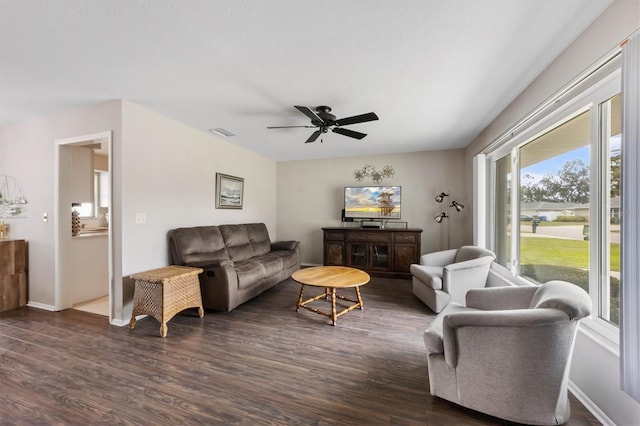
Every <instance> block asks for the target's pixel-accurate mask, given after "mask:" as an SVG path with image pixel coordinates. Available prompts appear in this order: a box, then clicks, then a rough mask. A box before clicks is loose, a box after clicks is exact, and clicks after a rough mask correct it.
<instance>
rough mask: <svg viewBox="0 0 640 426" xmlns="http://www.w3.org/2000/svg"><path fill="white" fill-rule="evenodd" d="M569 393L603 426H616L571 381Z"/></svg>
mask: <svg viewBox="0 0 640 426" xmlns="http://www.w3.org/2000/svg"><path fill="white" fill-rule="evenodd" d="M569 391H570V392H571V393H572V394H573V396H575V397H576V399H577V400H578V401H580V402H581V403H582V405H584V406H585V408H586V409H587V410H589V411H590V412H591V414H593V416H594V417H595V418H596V419H597V420H598V421H599V422H600V423H602V424H603V425H604V426H616V424H615V423H614V422H613V420H611V419H610V418H609V417H608V416H607V415H606V414H605V413H604V412H603V411H602V410H601V409H600V408H599V407H598V406H597V405H596V404H594V403H593V401H591V399H589V397H587V396H586V395H585V394H584V393H583V392H582V391H581V390H580V388H578V387H577V386H576V385H574V384H573V382H572V381H571V380H569Z"/></svg>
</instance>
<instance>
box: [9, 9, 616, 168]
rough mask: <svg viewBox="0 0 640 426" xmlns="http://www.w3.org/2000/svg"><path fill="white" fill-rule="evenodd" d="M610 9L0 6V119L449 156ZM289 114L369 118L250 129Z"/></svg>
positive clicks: (249, 143) (285, 148)
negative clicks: (128, 109) (182, 127)
mask: <svg viewBox="0 0 640 426" xmlns="http://www.w3.org/2000/svg"><path fill="white" fill-rule="evenodd" d="M611 2H612V0H562V1H559V0H518V1H515V0H484V1H481V0H447V1H444V0H402V1H389V0H313V1H308V0H271V1H267V0H236V1H231V0H201V1H196V0H132V1H124V0H122V1H103V0H74V1H70V0H53V1H52V0H28V1H25V0H0V125H1V124H5V123H10V122H15V121H21V120H25V119H29V118H31V117H35V116H39V115H47V114H52V113H56V112H61V111H65V110H68V109H72V108H76V107H81V106H83V105H88V104H92V103H96V102H100V101H104V100H109V99H118V98H123V99H129V100H131V101H134V102H137V103H139V104H141V105H144V106H146V107H148V108H150V109H152V110H155V111H158V112H160V113H162V114H165V115H167V116H170V117H173V118H175V119H176V120H179V121H181V122H184V123H186V124H188V125H190V126H192V127H195V128H198V129H202V130H203V131H206V130H207V129H210V128H216V127H222V128H225V129H227V130H229V131H231V132H233V133H235V134H236V135H237V136H234V137H231V138H227V139H226V140H227V141H229V142H232V143H234V144H237V145H240V146H243V147H246V148H248V149H250V150H253V151H257V152H259V153H261V154H263V155H265V156H266V157H269V158H272V159H274V160H278V161H280V160H296V159H310V158H330V157H339V156H356V155H369V154H384V153H391V152H393V153H398V152H412V151H423V150H436V149H448V148H461V147H464V146H466V145H468V143H469V142H470V141H471V140H472V139H473V138H474V137H475V136H476V135H478V134H479V133H480V132H481V131H482V130H483V129H484V128H485V127H486V126H487V125H488V124H489V123H490V122H491V121H492V120H493V119H494V118H495V117H496V116H497V114H498V113H499V112H500V111H502V110H503V109H504V108H505V107H506V106H507V105H509V103H510V102H511V101H512V100H513V99H514V98H515V97H516V96H517V95H518V94H519V93H520V92H522V90H523V89H524V88H526V87H527V85H528V84H529V83H530V82H531V81H532V80H533V79H534V78H535V77H536V76H537V75H538V74H539V73H540V72H541V71H542V70H543V69H544V68H545V67H546V66H547V65H548V64H549V63H550V62H551V61H552V60H553V59H554V58H555V57H556V56H557V55H558V54H559V53H561V52H562V50H564V49H565V48H566V47H567V46H568V45H569V44H570V43H571V42H572V41H573V40H574V39H575V38H576V37H577V36H578V35H579V34H580V33H581V32H582V31H583V30H584V29H585V28H586V27H588V26H589V24H590V23H591V22H593V20H594V19H595V18H596V17H597V16H598V15H599V14H600V13H602V11H603V10H604V9H605V8H606V7H607V6H608V5H609V4H610V3H611ZM294 105H305V106H309V107H311V108H312V109H313V108H315V106H317V105H329V106H331V107H332V108H333V112H334V113H335V115H336V116H338V118H342V117H347V116H352V115H357V114H362V113H366V112H370V111H373V112H375V113H376V114H377V115H378V116H379V117H380V120H379V121H373V122H369V123H362V124H355V125H351V126H348V127H347V128H349V129H352V130H356V131H360V132H364V133H368V136H367V137H366V138H364V139H362V140H360V141H358V140H356V139H352V138H348V137H345V136H341V135H338V134H335V133H328V134H326V135H324V137H323V143H320V139H318V141H317V142H315V143H311V144H305V143H304V141H305V140H306V139H307V138H308V137H309V136H310V135H311V133H312V132H313V129H304V128H299V129H278V130H267V129H266V127H267V126H278V125H306V124H309V120H308V119H307V118H306V117H305V116H304V115H303V114H301V113H300V112H299V111H297V110H296V109H294V108H293V106H294ZM101 130H102V129H101ZM176 143H179V142H176Z"/></svg>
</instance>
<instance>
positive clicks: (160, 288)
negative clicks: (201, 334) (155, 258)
mask: <svg viewBox="0 0 640 426" xmlns="http://www.w3.org/2000/svg"><path fill="white" fill-rule="evenodd" d="M201 272H203V269H200V268H191V267H188V266H175V265H171V266H167V267H164V268H159V269H153V270H151V271H145V272H140V273H137V274H133V275H131V276H130V278H131V279H134V280H136V285H135V292H134V295H133V311H132V312H131V321H129V328H130V329H133V328H134V327H135V326H136V315H141V314H147V315H150V316H152V317H154V318H155V319H157V320H158V321H160V336H162V337H166V336H167V321H169V320H170V319H171V318H173V317H174V316H175V315H176V314H177V313H178V312H180V311H183V310H185V309H187V308H198V315H200V318H202V317H203V316H204V309H203V308H202V296H201V295H200V282H199V281H198V274H200V273H201Z"/></svg>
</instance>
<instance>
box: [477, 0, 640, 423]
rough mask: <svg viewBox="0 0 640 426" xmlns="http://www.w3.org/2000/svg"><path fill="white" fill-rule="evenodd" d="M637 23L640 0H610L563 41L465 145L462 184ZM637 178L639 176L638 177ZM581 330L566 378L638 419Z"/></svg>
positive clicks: (612, 362) (613, 355)
mask: <svg viewBox="0 0 640 426" xmlns="http://www.w3.org/2000/svg"><path fill="white" fill-rule="evenodd" d="M639 26H640V2H638V0H616V1H615V2H614V3H613V4H612V5H611V6H610V7H609V8H608V9H607V10H606V11H605V12H604V13H603V14H602V15H601V16H600V17H599V18H598V19H597V20H596V21H595V22H594V23H593V24H592V25H591V26H590V27H589V28H588V29H587V30H586V31H585V32H584V33H583V34H581V35H580V36H579V37H578V38H577V39H576V40H575V42H574V43H573V44H572V45H571V46H569V48H567V49H566V50H565V51H564V52H563V53H562V54H561V55H560V56H559V57H558V58H557V59H556V60H555V61H554V62H553V63H552V64H551V65H550V66H549V67H548V68H547V69H546V70H545V71H544V72H543V73H542V74H541V75H540V76H539V77H538V78H537V79H536V80H535V81H534V82H533V83H532V84H531V85H530V86H529V87H528V88H527V89H526V90H525V91H524V92H523V93H522V94H521V95H520V96H519V97H518V98H517V99H516V100H515V101H514V102H513V103H512V104H511V105H510V106H509V107H508V108H507V109H505V110H504V111H503V112H502V113H501V114H500V115H499V116H498V117H497V118H496V120H494V122H493V123H492V124H491V125H490V126H488V127H487V128H486V129H485V130H484V131H483V133H482V134H480V135H479V136H478V137H477V138H476V139H475V140H474V141H473V142H472V143H471V144H470V145H469V146H468V147H467V150H466V161H465V170H467V171H468V173H469V174H468V176H467V187H468V188H471V183H472V179H473V176H472V174H471V170H472V164H473V160H472V159H473V156H474V155H476V154H477V153H478V152H480V151H481V150H482V148H483V147H485V146H487V145H488V144H489V143H490V142H492V141H493V140H494V139H496V138H497V137H498V136H500V135H501V134H502V133H503V132H505V131H507V130H508V129H509V127H511V126H512V125H513V124H515V123H516V122H517V121H518V120H519V119H521V118H523V117H524V116H525V115H526V114H527V113H529V112H530V111H532V110H533V109H534V108H535V107H536V106H537V105H539V104H541V103H542V102H543V101H544V100H546V99H547V98H549V97H551V96H552V95H553V94H554V93H555V92H556V91H558V90H560V89H561V88H562V87H563V86H565V85H566V84H567V83H569V82H570V81H571V80H572V79H573V78H574V77H576V76H578V75H579V74H580V73H581V72H583V71H584V70H586V69H587V68H588V67H589V66H590V65H591V64H593V63H594V62H596V61H597V60H598V58H600V57H602V56H604V55H605V54H606V53H607V52H609V51H610V50H611V49H613V48H614V47H615V46H616V45H618V44H619V43H620V42H621V41H623V40H624V39H625V38H626V37H627V36H629V35H630V34H632V33H633V32H634V31H635V30H637V29H638V28H639ZM638 184H640V182H639V183H638ZM589 336H590V335H588V334H586V333H585V331H584V327H581V331H580V332H579V333H578V337H577V339H576V349H575V351H574V357H573V362H572V368H571V376H570V378H571V381H572V382H573V384H574V385H576V386H577V387H578V388H579V393H580V394H581V396H582V397H586V398H588V400H589V401H587V402H588V403H589V402H591V403H593V404H595V406H596V411H597V410H601V413H602V414H604V415H605V416H607V417H608V418H609V419H611V420H612V421H613V422H615V423H616V424H619V425H632V424H634V425H635V424H639V422H640V404H638V403H637V402H636V401H634V400H633V399H631V398H630V397H629V396H627V395H626V394H624V393H623V392H622V391H620V372H619V371H620V370H619V356H618V354H617V352H616V351H615V350H614V351H612V350H609V349H605V347H604V346H603V345H601V344H600V343H598V342H597V341H596V340H593V339H592V338H591V337H589Z"/></svg>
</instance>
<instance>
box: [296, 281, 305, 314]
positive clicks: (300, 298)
mask: <svg viewBox="0 0 640 426" xmlns="http://www.w3.org/2000/svg"><path fill="white" fill-rule="evenodd" d="M303 291H304V284H300V296H298V303H296V312H298V311H299V310H300V306H302V292H303Z"/></svg>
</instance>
